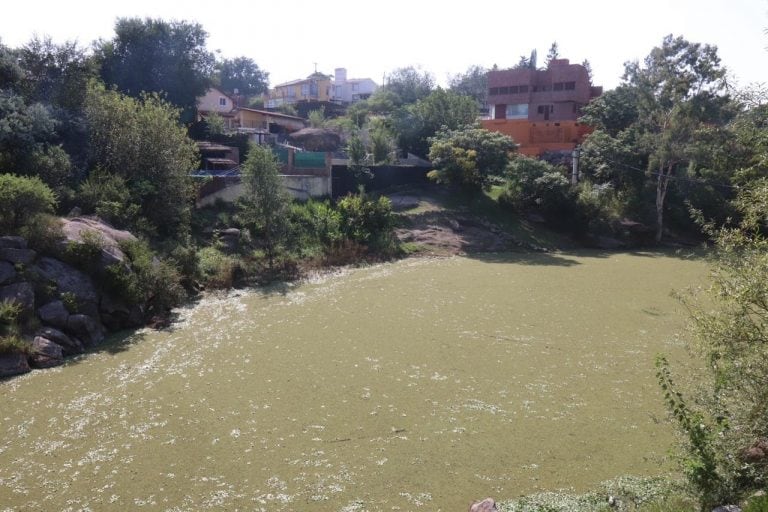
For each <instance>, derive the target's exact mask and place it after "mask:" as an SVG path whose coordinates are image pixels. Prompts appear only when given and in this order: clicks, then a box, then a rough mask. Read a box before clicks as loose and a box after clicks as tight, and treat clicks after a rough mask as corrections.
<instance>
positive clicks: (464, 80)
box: [448, 66, 488, 106]
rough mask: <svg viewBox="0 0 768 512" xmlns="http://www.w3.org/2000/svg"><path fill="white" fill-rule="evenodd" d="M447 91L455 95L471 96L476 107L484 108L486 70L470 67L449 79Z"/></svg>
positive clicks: (486, 100) (486, 98)
mask: <svg viewBox="0 0 768 512" xmlns="http://www.w3.org/2000/svg"><path fill="white" fill-rule="evenodd" d="M448 89H449V90H450V91H452V92H455V93H456V94H462V95H464V96H471V97H472V98H474V99H475V101H477V103H478V106H484V105H485V104H486V103H487V102H488V70H487V69H485V68H484V67H482V66H470V67H469V68H467V71H466V72H464V73H459V74H458V75H454V76H452V77H451V79H450V80H449V81H448Z"/></svg>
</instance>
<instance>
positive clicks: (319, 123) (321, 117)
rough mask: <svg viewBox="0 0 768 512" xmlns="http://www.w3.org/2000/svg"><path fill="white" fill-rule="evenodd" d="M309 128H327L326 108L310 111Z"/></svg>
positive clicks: (308, 117)
mask: <svg viewBox="0 0 768 512" xmlns="http://www.w3.org/2000/svg"><path fill="white" fill-rule="evenodd" d="M307 119H308V120H309V126H311V127H312V128H322V127H323V126H325V108H323V107H320V108H319V109H317V110H310V111H309V114H308V115H307Z"/></svg>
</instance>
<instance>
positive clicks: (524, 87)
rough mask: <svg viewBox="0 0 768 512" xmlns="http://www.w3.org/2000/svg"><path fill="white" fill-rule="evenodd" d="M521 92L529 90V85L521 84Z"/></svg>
mask: <svg viewBox="0 0 768 512" xmlns="http://www.w3.org/2000/svg"><path fill="white" fill-rule="evenodd" d="M520 92H528V86H527V85H521V86H520Z"/></svg>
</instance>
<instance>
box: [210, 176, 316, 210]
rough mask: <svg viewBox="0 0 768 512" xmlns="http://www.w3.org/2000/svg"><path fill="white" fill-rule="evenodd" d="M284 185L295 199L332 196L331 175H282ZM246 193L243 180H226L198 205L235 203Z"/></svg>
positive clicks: (303, 199)
mask: <svg viewBox="0 0 768 512" xmlns="http://www.w3.org/2000/svg"><path fill="white" fill-rule="evenodd" d="M280 178H282V180H283V186H284V187H285V189H286V191H287V192H288V193H289V194H291V196H293V198H294V199H299V200H302V201H305V200H307V199H309V198H310V197H330V195H331V177H330V176H297V175H293V176H286V175H281V176H280ZM244 194H245V185H243V183H242V182H232V181H229V182H226V183H225V184H224V186H223V188H220V189H218V190H216V191H215V192H213V193H211V194H208V195H206V196H204V197H201V198H200V199H198V201H197V207H198V208H202V207H203V206H211V205H213V204H215V203H216V201H217V200H221V201H224V202H227V203H233V202H235V201H236V200H237V199H238V198H240V197H242V196H243V195H244Z"/></svg>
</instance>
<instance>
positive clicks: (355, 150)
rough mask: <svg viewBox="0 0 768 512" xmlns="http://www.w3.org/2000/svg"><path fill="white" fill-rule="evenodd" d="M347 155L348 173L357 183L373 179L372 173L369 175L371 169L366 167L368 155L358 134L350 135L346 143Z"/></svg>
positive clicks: (368, 160)
mask: <svg viewBox="0 0 768 512" xmlns="http://www.w3.org/2000/svg"><path fill="white" fill-rule="evenodd" d="M347 155H348V156H349V166H348V167H349V171H350V172H351V173H352V176H354V178H355V180H356V181H357V182H358V183H360V182H362V181H363V180H364V179H366V178H371V177H373V173H371V169H370V168H369V167H368V165H369V164H370V155H369V154H368V151H367V149H366V147H365V143H363V139H361V138H360V135H359V134H357V133H353V134H352V135H350V137H349V141H348V142H347Z"/></svg>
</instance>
